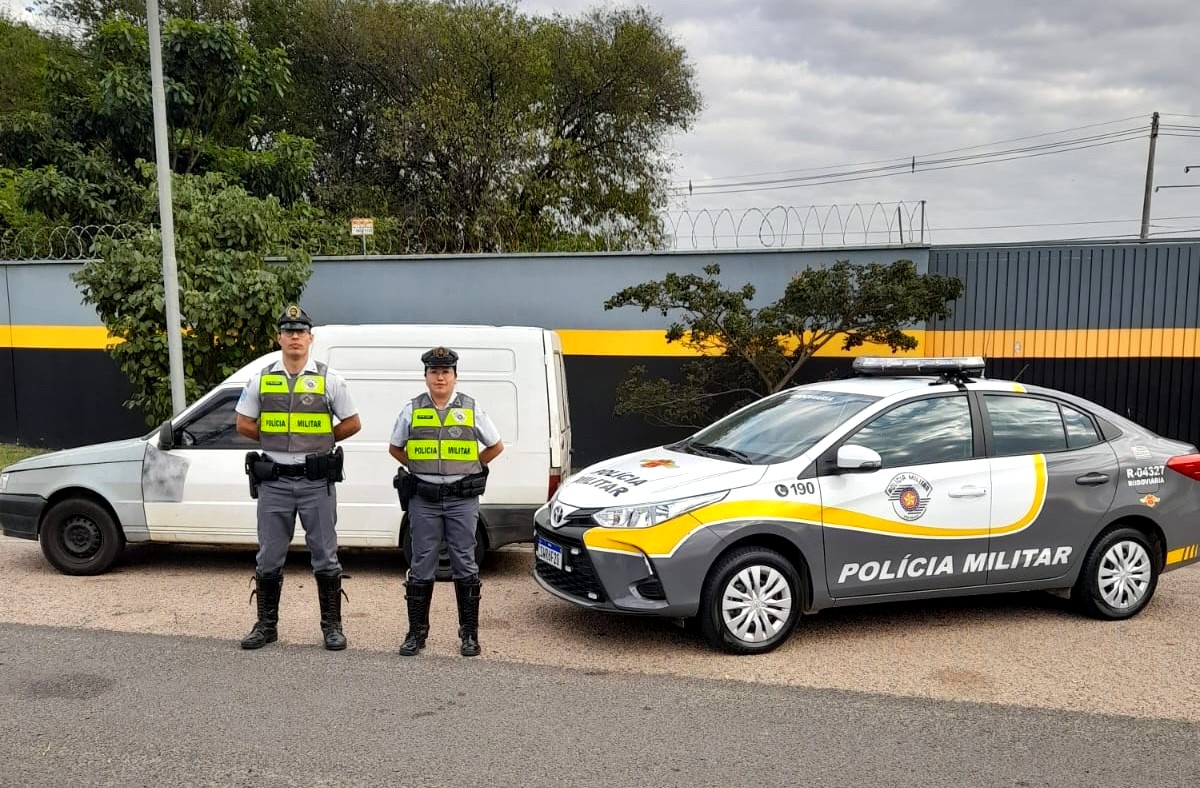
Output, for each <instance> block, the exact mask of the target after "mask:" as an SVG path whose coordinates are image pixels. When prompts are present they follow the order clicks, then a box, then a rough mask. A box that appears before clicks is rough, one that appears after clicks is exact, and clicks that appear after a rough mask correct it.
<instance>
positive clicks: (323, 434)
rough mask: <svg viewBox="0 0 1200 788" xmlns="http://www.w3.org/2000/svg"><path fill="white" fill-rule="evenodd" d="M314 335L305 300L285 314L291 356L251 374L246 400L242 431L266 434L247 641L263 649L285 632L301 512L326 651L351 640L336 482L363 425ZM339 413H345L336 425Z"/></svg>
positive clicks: (282, 327)
mask: <svg viewBox="0 0 1200 788" xmlns="http://www.w3.org/2000/svg"><path fill="white" fill-rule="evenodd" d="M312 341H313V337H312V320H311V319H310V318H309V316H308V315H307V314H306V313H305V312H304V310H303V309H301V308H300V307H298V306H296V305H294V304H293V305H291V306H289V307H288V308H287V309H285V310H284V311H283V314H282V315H280V316H279V347H280V349H282V350H283V358H282V359H281V360H280V361H276V362H275V363H274V364H271V365H270V366H268V367H267V368H266V369H264V370H262V371H261V372H259V373H258V374H256V375H254V376H252V377H251V378H250V381H249V382H248V383H247V384H246V388H245V389H244V390H243V391H242V396H241V399H239V400H238V404H237V414H238V416H237V431H238V432H240V433H241V434H242V435H245V436H246V437H247V438H251V439H253V440H257V441H258V442H259V445H261V446H262V448H263V451H264V452H265V454H266V456H265V457H261V458H256V459H257V460H258V461H255V462H247V468H246V471H247V473H249V474H251V487H252V489H253V490H257V497H258V557H257V566H256V569H255V573H254V576H255V580H256V583H257V594H258V621H257V622H255V624H254V628H253V629H252V630H251V631H250V634H249V635H247V636H246V637H245V639H243V640H242V648H262V647H263V646H265V645H267V644H268V643H271V642H273V641H275V640H276V639H277V638H278V630H277V626H278V624H279V596H280V593H281V591H282V590H283V565H284V562H285V561H286V560H287V550H288V544H290V543H291V541H292V534H293V533H294V532H295V530H296V515H297V514H299V515H300V522H301V524H302V525H303V526H304V538H305V541H306V542H307V543H308V550H309V553H310V554H311V559H312V568H313V574H314V575H315V576H316V580H317V599H318V601H319V602H320V605H321V631H322V633H323V635H324V639H325V648H327V649H330V650H331V651H340V650H341V649H344V648H345V647H346V637H345V635H343V634H342V604H341V594H342V567H341V564H339V563H338V557H337V533H336V532H335V531H334V525H335V524H336V523H337V497H336V496H335V494H334V487H333V484H334V482H335V481H337V480H339V479H340V478H341V467H340V459H341V453H340V452H338V453H336V454H334V453H332V452H331V449H333V445H334V442H335V441H340V440H345V439H346V438H349V437H350V436H351V435H353V434H354V433H356V432H358V431H359V429H361V428H362V425H361V424H360V422H359V418H358V411H357V409H356V408H355V407H354V401H353V400H352V399H351V398H350V392H349V390H348V389H347V388H346V382H345V381H344V380H342V377H341V376H340V375H338V374H337V373H336V372H334V371H333V370H332V369H329V368H328V367H327V366H325V365H324V364H321V363H319V362H315V361H313V360H312V359H311V358H310V357H309V349H310V348H311V347H312ZM334 417H336V418H338V419H340V421H339V422H338V423H337V424H336V425H335V424H334V423H333V419H334Z"/></svg>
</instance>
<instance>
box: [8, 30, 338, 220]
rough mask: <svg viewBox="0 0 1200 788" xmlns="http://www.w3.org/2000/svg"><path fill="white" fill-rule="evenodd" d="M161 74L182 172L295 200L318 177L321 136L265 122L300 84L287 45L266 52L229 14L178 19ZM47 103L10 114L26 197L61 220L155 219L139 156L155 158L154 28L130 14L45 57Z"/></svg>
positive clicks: (12, 154) (13, 153) (11, 152)
mask: <svg viewBox="0 0 1200 788" xmlns="http://www.w3.org/2000/svg"><path fill="white" fill-rule="evenodd" d="M163 72H164V89H165V93H166V99H167V114H168V126H169V128H170V130H171V140H170V151H171V154H170V155H171V167H172V169H173V171H175V172H177V173H185V174H186V173H204V172H213V171H216V172H224V173H225V174H226V175H227V176H229V177H230V178H231V179H232V180H234V181H235V182H237V183H239V184H241V185H242V186H244V187H245V188H246V189H248V190H249V191H251V192H252V193H254V194H256V195H258V196H260V197H266V196H268V195H274V196H276V197H278V198H279V199H280V200H282V201H283V202H284V203H285V204H286V203H291V202H294V201H295V200H296V199H299V198H300V197H301V196H302V195H303V193H304V190H305V188H306V186H307V185H308V182H309V179H310V177H311V172H312V160H313V156H314V155H315V150H314V148H313V145H312V142H311V141H310V140H306V139H303V138H299V137H296V136H293V135H288V134H286V133H283V132H282V131H280V130H279V129H278V127H276V126H274V125H273V124H272V123H270V122H268V121H267V120H265V119H264V118H265V115H266V114H267V113H266V112H265V110H268V109H269V108H270V107H272V106H274V103H275V102H277V101H280V100H282V98H283V96H284V95H285V94H286V90H287V88H288V85H289V84H290V76H289V72H288V61H287V58H286V56H285V55H284V53H283V50H281V49H278V48H276V49H270V50H264V51H260V50H258V49H256V48H255V47H254V46H253V45H252V44H251V43H250V42H249V40H248V38H247V37H246V35H245V34H244V33H242V32H240V31H239V30H238V29H237V28H236V26H235V25H233V24H232V23H230V22H224V23H211V22H194V21H190V20H186V19H173V20H170V21H168V22H167V23H166V24H165V25H164V27H163ZM43 82H44V85H45V95H44V101H43V102H42V103H41V104H40V105H38V104H37V103H36V102H27V103H26V106H25V108H23V109H21V110H14V111H11V112H7V113H0V166H8V167H10V168H13V169H18V170H20V171H21V172H22V178H21V183H20V184H19V188H18V193H19V196H20V199H21V201H22V207H24V208H26V209H28V210H30V211H36V212H39V213H41V214H44V215H45V216H47V217H50V218H51V219H54V220H57V221H59V222H62V223H73V224H110V223H117V222H126V221H146V220H149V219H151V218H152V217H150V216H147V215H144V214H140V213H138V209H139V208H140V207H141V206H142V205H143V201H142V200H141V193H142V191H144V189H145V187H146V186H147V184H146V183H145V181H144V180H143V179H142V178H141V177H140V173H141V169H140V167H139V162H142V161H148V160H153V159H154V137H153V111H152V107H151V98H150V95H151V90H150V53H149V46H148V41H147V34H146V31H145V29H144V28H143V27H142V26H140V25H138V24H135V23H134V22H132V21H130V20H128V19H123V18H111V19H109V20H107V21H104V22H102V23H99V24H97V25H96V27H95V28H93V29H92V30H91V31H90V32H89V33H88V35H87V36H86V38H85V39H84V40H83V41H82V42H81V44H80V45H79V48H78V50H72V49H68V50H62V49H61V48H60V49H59V50H56V51H55V52H53V53H51V54H49V55H48V56H47V61H46V66H45V69H44V75H43Z"/></svg>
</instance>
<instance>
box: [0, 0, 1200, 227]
mask: <svg viewBox="0 0 1200 788" xmlns="http://www.w3.org/2000/svg"><path fill="white" fill-rule="evenodd" d="M25 4H26V3H25V1H24V0H0V6H7V7H9V8H10V9H13V10H14V11H15V13H16V15H17V16H21V15H22V13H23V11H22V7H23V6H24V5H25ZM613 4H614V3H610V5H613ZM615 4H616V5H619V4H620V3H615ZM520 5H521V6H522V7H523V8H524V9H525V10H526V11H529V12H534V13H552V12H555V11H557V12H560V13H563V14H566V15H575V14H578V13H579V12H581V11H583V10H586V9H588V8H591V7H595V6H596V5H597V4H596V3H595V2H588V1H587V0H520ZM647 5H649V7H650V8H651V9H652V10H653V11H655V12H656V13H658V14H660V15H661V16H662V18H663V19H664V21H665V23H666V25H667V27H668V28H669V29H670V30H671V31H672V33H673V34H674V35H675V36H676V37H677V40H678V41H679V42H680V43H682V44H683V45H684V47H685V48H686V50H687V52H688V53H689V55H690V57H691V59H692V62H693V64H694V65H695V68H696V73H697V77H698V81H699V86H700V90H701V92H702V94H703V97H704V104H705V108H704V111H703V113H702V114H701V116H700V118H699V121H698V122H697V124H696V125H695V127H694V128H693V129H692V130H691V131H689V132H687V133H686V134H683V135H680V136H678V137H677V138H675V139H673V140H671V141H670V145H671V149H672V150H673V152H674V165H675V180H676V182H678V183H679V184H681V185H684V186H685V187H686V184H687V183H688V182H689V181H690V182H691V184H692V186H693V194H692V195H691V196H690V197H685V196H681V197H680V198H678V199H677V200H676V201H675V202H674V203H673V204H672V207H671V218H672V221H673V223H674V224H676V225H677V226H678V227H679V228H680V230H681V232H680V233H679V235H680V237H679V247H680V248H692V247H693V240H692V233H691V227H692V223H691V222H690V221H689V220H688V219H686V218H685V217H684V215H683V211H684V210H685V209H687V210H689V211H690V213H692V214H695V213H696V212H697V211H700V210H703V209H709V211H710V212H711V214H710V216H711V215H715V214H716V212H717V211H719V210H720V209H725V208H728V209H731V210H732V211H733V216H734V217H735V218H736V219H739V220H741V219H743V217H746V218H745V220H744V221H743V222H742V230H741V232H742V234H743V238H742V240H741V243H742V244H743V245H747V244H749V245H754V244H758V243H759V242H758V241H757V240H756V239H754V238H753V236H756V235H757V231H758V228H759V224H760V223H759V220H758V219H757V218H756V216H757V215H756V214H749V215H747V214H746V209H748V208H758V209H760V210H762V211H764V212H767V211H770V209H772V208H774V207H775V206H784V207H788V208H794V209H795V210H794V211H791V212H790V215H789V224H790V227H789V229H788V232H789V235H788V237H787V239H786V243H787V245H789V246H791V245H799V244H800V243H801V240H803V242H804V244H805V245H811V244H813V243H815V242H816V239H817V235H815V234H814V233H817V232H818V231H817V230H816V227H817V225H818V224H819V222H818V220H817V218H816V217H818V216H819V217H820V219H821V220H822V221H824V220H826V218H827V217H828V221H827V222H826V231H827V232H826V243H830V242H834V241H839V242H840V239H841V230H842V223H840V222H839V221H838V219H837V218H836V212H833V211H831V209H829V208H828V207H823V208H820V209H818V210H816V211H810V209H809V207H810V206H814V205H817V206H830V205H837V206H839V212H840V213H843V214H846V213H848V210H849V206H852V205H853V204H856V203H857V204H860V205H862V206H863V208H864V211H865V212H866V214H867V215H868V216H869V215H870V214H871V209H872V206H873V205H874V204H875V203H876V202H882V203H896V202H897V201H905V203H906V209H905V210H904V211H903V212H902V213H903V224H904V226H905V228H908V227H909V225H910V217H913V218H915V217H917V216H919V210H918V209H916V208H912V207H911V206H914V205H919V203H920V201H921V200H925V201H926V221H927V223H928V225H929V227H930V234H929V236H927V239H928V238H929V237H931V238H932V240H934V241H935V242H939V243H945V242H981V243H983V242H995V241H1005V240H1032V239H1043V238H1072V237H1095V236H1112V235H1136V234H1137V233H1138V231H1139V229H1140V219H1141V212H1142V195H1143V189H1144V185H1145V175H1146V160H1147V152H1148V147H1149V140H1148V137H1149V127H1150V116H1151V113H1152V112H1154V111H1156V110H1157V111H1158V112H1160V113H1163V116H1162V122H1163V123H1164V124H1170V125H1173V126H1184V127H1186V126H1192V127H1198V128H1200V55H1198V54H1197V52H1198V51H1200V2H1196V1H1195V0H1190V1H1189V0H1138V2H1134V0H1041V1H1040V2H1039V1H1036V0H1008V2H1003V3H1002V2H995V1H994V0H903V2H902V1H901V0H656V2H653V3H648V4H647ZM1168 113H1170V114H1168ZM1188 115H1191V116H1193V117H1186V116H1188ZM1111 121H1117V122H1111ZM1098 124H1103V125H1098ZM1084 126H1086V127H1088V128H1079V127H1084ZM1066 129H1074V130H1072V131H1066V132H1064V133H1062V134H1057V135H1048V136H1037V137H1033V138H1032V139H1020V140H1017V141H1013V142H1002V141H1004V140H1016V139H1017V138H1025V137H1031V136H1032V135H1046V134H1047V133H1049V132H1056V131H1060V130H1066ZM1139 130H1140V131H1139ZM1125 131H1128V132H1129V134H1127V135H1124V136H1122V135H1121V134H1120V133H1121V132H1125ZM1167 132H1171V133H1178V134H1192V135H1194V136H1165V134H1166V133H1167ZM1101 135H1109V136H1101ZM1085 137H1086V138H1092V139H1088V140H1084V141H1081V142H1079V143H1077V144H1078V145H1094V144H1095V143H1102V142H1103V143H1112V144H1104V145H1099V146H1097V147H1090V148H1086V149H1082V150H1076V151H1072V152H1065V153H1056V154H1054V155H1041V156H1034V157H1029V156H1028V154H1029V153H1033V152H1043V151H1046V150H1052V149H1051V148H1044V147H1043V148H1039V149H1038V150H1036V151H1027V152H1024V153H1020V154H1009V155H1020V156H1023V158H1017V159H1015V160H1011V161H1002V162H995V163H985V164H979V163H978V162H979V161H980V160H979V159H974V160H966V161H956V162H951V163H954V164H970V165H972V166H962V167H957V168H953V169H942V170H926V171H924V172H922V171H921V169H922V165H921V162H922V158H923V157H925V156H926V154H938V153H939V152H943V151H950V150H955V149H960V148H970V149H969V150H965V151H959V152H956V153H951V154H946V155H938V156H933V157H929V158H948V157H959V156H971V155H978V154H984V153H988V152H995V151H1003V150H1011V149H1014V148H1024V147H1030V146H1045V145H1048V144H1052V143H1064V142H1066V141H1068V140H1073V139H1076V140H1079V139H1082V138H1085ZM997 142H1001V144H999V145H989V144H990V143H997ZM973 146H984V147H973ZM913 156H916V157H917V172H915V173H912V172H902V173H900V174H896V175H890V176H889V177H882V178H870V179H865V180H856V181H848V182H842V183H834V184H824V185H812V184H811V183H809V184H808V185H802V186H797V185H795V183H796V182H795V181H792V182H791V183H787V182H785V183H774V184H758V185H759V186H761V185H771V186H783V187H784V188H772V189H769V190H763V189H759V190H753V191H740V192H733V191H728V189H731V188H734V184H736V183H738V182H739V181H763V180H771V181H778V180H781V179H783V180H785V181H786V179H788V178H789V177H791V178H796V177H804V178H810V179H811V178H812V177H813V176H815V175H821V174H822V173H823V172H845V171H847V170H861V169H870V168H873V167H880V166H887V165H888V164H893V165H895V164H899V163H900V161H901V160H909V162H911V157H913ZM997 158H1000V157H997ZM863 162H875V163H874V164H869V165H865V166H862V165H861V163H863ZM1192 164H1195V165H1200V131H1192V130H1187V129H1164V136H1161V137H1160V138H1159V140H1158V148H1157V156H1156V166H1155V172H1154V178H1155V181H1154V182H1155V185H1157V186H1181V185H1188V184H1195V185H1197V188H1194V189H1192V188H1182V189H1162V190H1161V191H1159V192H1157V193H1156V194H1154V195H1153V211H1152V222H1153V226H1152V227H1151V231H1152V233H1158V234H1165V233H1169V232H1170V231H1181V230H1191V231H1192V232H1191V233H1190V234H1192V235H1197V236H1200V168H1198V169H1196V170H1193V171H1192V172H1191V173H1188V174H1185V173H1184V167H1185V166H1186V165H1192ZM846 165H852V166H846ZM926 166H930V167H931V166H937V165H932V164H931V165H926ZM940 166H945V165H944V164H943V165H940ZM816 168H827V169H816ZM909 169H911V166H910V168H909ZM863 174H867V175H874V174H877V173H863ZM863 174H860V176H856V177H861V175H863ZM745 176H749V177H745ZM715 185H720V186H722V187H723V188H725V189H726V191H725V193H716V194H712V193H708V192H710V191H712V188H711V187H713V186H715ZM737 188H752V187H745V186H743V187H737ZM894 214H895V207H894V206H893V205H889V207H888V215H889V216H890V217H891V218H892V224H893V226H894V225H895V219H894ZM768 215H769V216H770V217H771V220H772V222H771V224H772V225H773V226H774V227H775V229H776V230H782V228H783V218H784V213H783V211H782V210H775V211H774V212H773V213H769V214H768ZM802 217H805V218H806V219H807V221H803V219H802ZM1174 217H1186V218H1174ZM1111 220H1120V221H1115V222H1113V221H1111ZM1084 222H1092V223H1090V224H1083V223H1084ZM1100 222H1108V223H1100ZM802 223H803V224H805V227H806V235H805V237H804V238H803V239H801V236H800V234H799V228H800V225H801V224H802ZM1066 223H1079V224H1066ZM848 224H849V225H850V227H851V230H850V231H849V232H848V233H847V234H846V236H845V240H846V242H847V243H855V242H856V239H861V237H862V231H861V229H859V228H860V223H859V220H858V219H852V220H850V221H849V222H848ZM871 224H872V229H881V228H882V227H883V224H882V220H881V219H880V212H879V211H876V212H875V217H874V219H872V221H871ZM998 225H1047V226H1032V227H1031V226H1022V227H1002V228H998V229H983V228H985V227H995V226H998ZM1050 225H1053V226H1050ZM967 228H970V229H967ZM856 229H857V233H855V232H854V230H856ZM731 233H733V229H732V222H731V221H730V220H729V218H728V217H725V218H722V219H721V220H720V221H719V222H718V230H717V234H718V235H720V236H722V238H720V239H719V241H718V243H719V244H720V245H722V246H728V245H732V243H733V240H732V238H729V237H726V236H729V235H730V234H731ZM1177 234H1178V233H1177ZM712 235H713V230H712V227H711V224H710V220H709V219H706V218H700V219H699V220H698V221H697V222H696V241H695V246H697V247H700V248H708V247H711V245H712ZM906 235H907V232H906ZM770 240H771V239H769V238H768V241H770ZM781 240H783V239H781V238H779V237H778V236H777V237H776V239H775V240H774V244H775V245H778V244H779V243H780V241H781ZM873 240H880V236H874V237H873Z"/></svg>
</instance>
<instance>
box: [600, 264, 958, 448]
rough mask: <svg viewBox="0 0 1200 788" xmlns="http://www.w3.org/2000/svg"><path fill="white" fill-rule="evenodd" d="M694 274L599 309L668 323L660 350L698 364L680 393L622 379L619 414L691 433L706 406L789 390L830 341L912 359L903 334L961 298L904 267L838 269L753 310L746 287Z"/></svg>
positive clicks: (709, 269)
mask: <svg viewBox="0 0 1200 788" xmlns="http://www.w3.org/2000/svg"><path fill="white" fill-rule="evenodd" d="M703 270H704V275H703V276H700V275H697V274H676V273H668V274H667V275H666V276H665V277H664V278H663V279H662V280H659V281H651V282H644V283H642V284H639V285H634V286H632V287H627V288H625V289H623V290H621V291H620V292H618V293H616V294H615V295H614V296H612V297H611V298H609V299H608V300H607V301H605V303H604V308H605V309H617V308H619V307H625V306H636V307H640V308H641V310H642V311H643V312H649V311H652V310H653V311H656V312H658V313H659V314H661V315H662V316H663V317H668V316H670V317H672V318H673V321H672V323H671V324H670V326H669V327H668V328H667V331H666V339H667V341H668V342H679V343H681V344H682V345H683V346H684V347H687V348H689V349H691V350H692V351H694V352H696V353H697V354H699V355H701V356H703V358H702V359H701V360H698V361H696V362H692V363H690V364H689V365H688V366H687V369H686V370H685V375H684V380H683V381H682V382H680V383H675V382H672V381H669V380H665V379H648V378H647V377H646V372H645V368H644V367H637V368H634V369H633V370H631V372H630V375H629V376H628V377H627V378H626V380H625V381H623V382H622V383H621V384H620V386H619V388H618V390H617V406H616V412H617V413H618V414H640V415H642V416H644V417H646V418H647V419H648V420H650V421H651V422H653V423H657V424H661V425H670V426H690V427H695V426H700V425H701V424H702V423H703V422H704V421H705V420H706V419H707V418H708V416H709V413H710V411H711V410H712V409H713V408H712V406H711V403H712V402H713V401H714V400H716V401H718V402H724V403H725V404H727V405H728V404H730V403H733V404H740V403H741V402H744V401H745V400H746V398H747V397H758V396H763V395H766V394H771V393H774V392H776V391H780V390H782V389H784V388H786V387H788V386H790V385H794V383H795V381H796V375H797V373H798V372H799V371H800V369H801V367H803V366H804V364H805V362H807V361H808V360H809V359H810V358H812V357H813V356H814V355H815V354H816V353H817V352H818V351H819V350H820V349H821V348H823V347H825V346H826V345H828V344H829V343H830V342H832V341H833V340H835V339H840V340H841V341H840V345H841V347H842V349H843V350H852V349H854V348H856V347H861V346H862V345H864V344H867V343H872V344H879V345H886V346H887V347H888V348H890V349H891V351H892V352H893V353H895V352H897V351H900V350H914V349H915V348H916V347H917V340H916V338H914V337H913V336H912V335H911V334H908V333H906V332H905V328H906V327H908V326H911V325H913V324H917V323H922V322H924V321H926V320H944V319H946V318H947V317H949V315H950V304H951V303H952V302H953V301H954V300H955V299H957V298H958V297H959V296H960V295H961V294H962V282H960V281H959V280H957V279H953V278H947V277H943V276H940V275H938V274H921V273H919V272H918V271H917V268H916V266H915V265H914V264H913V263H912V261H910V260H898V261H896V262H894V263H892V264H890V265H881V264H879V263H870V264H867V265H852V264H850V262H848V261H845V260H840V261H837V262H835V263H833V264H832V265H830V266H827V267H819V268H808V269H805V270H803V271H800V272H799V273H797V274H796V275H795V276H793V277H792V279H791V281H789V282H788V285H787V287H786V288H785V289H784V292H783V294H782V296H781V297H780V298H779V299H778V300H776V301H773V302H771V303H769V304H766V305H765V306H754V305H753V301H754V297H755V288H754V286H753V285H750V284H746V285H743V286H742V287H741V288H738V289H729V288H727V287H726V286H725V285H724V284H723V283H722V282H721V281H720V279H719V278H718V277H719V276H720V273H721V269H720V266H718V265H717V264H715V263H713V264H711V265H708V266H705V267H704V269H703Z"/></svg>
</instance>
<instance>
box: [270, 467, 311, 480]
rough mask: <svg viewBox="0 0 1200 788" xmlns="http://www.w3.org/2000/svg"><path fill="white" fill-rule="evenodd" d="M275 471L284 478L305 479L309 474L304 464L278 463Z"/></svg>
mask: <svg viewBox="0 0 1200 788" xmlns="http://www.w3.org/2000/svg"><path fill="white" fill-rule="evenodd" d="M275 471H276V472H277V473H278V474H279V476H280V477H282V478H287V479H303V478H305V476H306V475H307V474H306V472H305V470H304V465H303V464H300V465H276V466H275Z"/></svg>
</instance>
